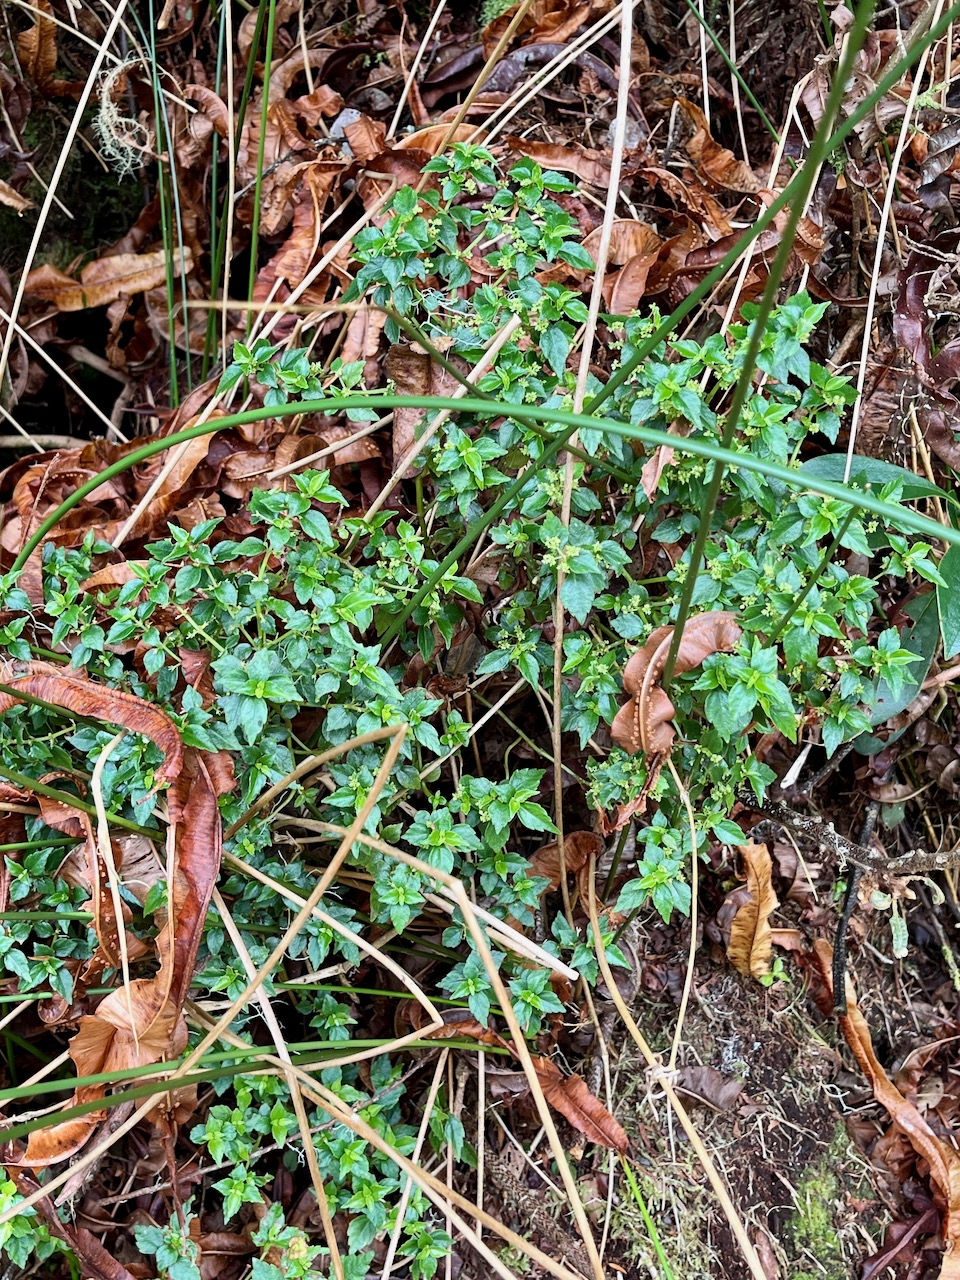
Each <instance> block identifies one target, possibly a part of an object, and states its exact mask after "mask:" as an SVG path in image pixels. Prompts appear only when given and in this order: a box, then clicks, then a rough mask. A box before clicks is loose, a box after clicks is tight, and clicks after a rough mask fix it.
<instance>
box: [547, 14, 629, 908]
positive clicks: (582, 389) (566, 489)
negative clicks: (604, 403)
mask: <svg viewBox="0 0 960 1280" xmlns="http://www.w3.org/2000/svg"><path fill="white" fill-rule="evenodd" d="M632 53H633V0H623V3H622V4H621V5H620V65H619V79H618V82H617V116H616V124H615V129H614V135H613V147H612V149H611V153H610V187H609V189H608V191H607V199H606V204H605V206H604V210H603V222H602V223H601V227H600V243H599V245H598V246H597V265H596V270H595V271H594V276H593V287H592V288H591V290H590V306H589V308H588V311H587V321H586V325H585V326H584V332H583V339H582V343H581V346H580V365H579V368H578V369H577V385H576V390H575V391H574V395H573V411H574V413H582V412H583V402H584V399H585V397H586V393H587V379H588V377H589V374H590V361H591V359H592V357H593V344H594V341H595V339H596V333H597V320H598V318H599V315H600V307H601V304H602V303H603V284H604V278H605V275H606V270H607V261H608V259H609V257H610V241H611V237H612V235H613V223H614V220H615V218H616V216H617V197H618V195H619V192H620V174H621V172H622V170H623V153H624V151H625V149H626V135H627V119H628V116H629V112H630V73H631V69H632V62H631V57H632ZM578 441H579V433H578V432H574V434H573V436H572V437H571V440H570V444H571V445H572V446H573V447H574V448H576V446H577V443H578ZM573 470H574V456H573V454H572V453H571V452H569V451H567V453H566V458H565V463H564V470H563V502H562V505H561V510H560V519H561V521H562V522H563V524H564V525H565V526H567V527H569V525H570V506H571V502H572V498H573ZM565 579H566V572H565V566H564V562H563V560H562V559H561V560H560V561H559V563H558V564H557V595H556V599H555V601H554V617H553V624H554V640H553V716H552V718H551V721H550V730H551V738H552V740H553V782H554V789H553V794H554V797H555V803H554V815H553V816H554V822H555V823H556V827H557V852H558V856H559V860H560V890H561V893H562V895H563V912H564V915H565V916H566V918H567V921H568V922H569V923H570V924H572V923H573V909H572V906H571V903H570V886H569V885H568V884H567V864H566V858H565V856H564V840H563V764H562V751H561V741H560V740H561V735H562V727H561V718H562V707H561V704H562V701H563V699H562V696H561V695H562V689H563V632H564V626H565V616H564V615H565V611H564V606H563V599H562V597H563V587H564V582H565Z"/></svg>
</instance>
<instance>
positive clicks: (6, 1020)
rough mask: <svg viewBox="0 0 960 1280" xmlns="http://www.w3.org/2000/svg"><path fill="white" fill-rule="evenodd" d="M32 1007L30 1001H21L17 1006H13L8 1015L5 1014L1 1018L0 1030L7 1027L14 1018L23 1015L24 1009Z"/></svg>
mask: <svg viewBox="0 0 960 1280" xmlns="http://www.w3.org/2000/svg"><path fill="white" fill-rule="evenodd" d="M32 1005H33V1001H32V1000H21V1002H20V1003H19V1004H15V1005H14V1006H13V1008H12V1009H11V1010H10V1012H9V1013H5V1014H4V1015H3V1017H2V1018H0V1030H2V1029H3V1028H4V1027H8V1026H9V1025H10V1023H11V1022H13V1020H14V1018H19V1017H20V1015H21V1013H23V1011H24V1010H25V1009H27V1008H30V1007H32Z"/></svg>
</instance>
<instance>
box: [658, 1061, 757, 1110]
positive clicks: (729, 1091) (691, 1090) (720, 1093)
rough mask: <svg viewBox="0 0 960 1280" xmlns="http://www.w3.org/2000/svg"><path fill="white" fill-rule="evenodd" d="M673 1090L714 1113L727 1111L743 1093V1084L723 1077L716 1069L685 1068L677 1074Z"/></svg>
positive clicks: (733, 1077)
mask: <svg viewBox="0 0 960 1280" xmlns="http://www.w3.org/2000/svg"><path fill="white" fill-rule="evenodd" d="M674 1088H675V1089H676V1090H677V1092H678V1093H684V1094H686V1095H687V1097H689V1098H693V1099H695V1100H696V1101H697V1102H705V1103H706V1104H707V1106H708V1107H713V1109H714V1110H715V1111H728V1110H729V1109H730V1108H731V1107H732V1106H734V1105H735V1103H736V1102H737V1101H738V1099H739V1097H740V1095H741V1093H743V1083H742V1082H741V1081H740V1080H738V1079H737V1078H736V1077H735V1076H725V1075H723V1073H722V1072H720V1071H718V1070H717V1069H716V1067H703V1066H686V1067H681V1068H680V1070H679V1071H678V1072H677V1078H676V1081H675V1082H674Z"/></svg>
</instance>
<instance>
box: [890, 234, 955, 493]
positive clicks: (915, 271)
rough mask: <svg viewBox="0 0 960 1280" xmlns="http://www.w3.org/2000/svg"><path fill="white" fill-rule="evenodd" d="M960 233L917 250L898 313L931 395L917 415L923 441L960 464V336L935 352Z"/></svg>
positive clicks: (898, 327)
mask: <svg viewBox="0 0 960 1280" xmlns="http://www.w3.org/2000/svg"><path fill="white" fill-rule="evenodd" d="M958 240H960V237H958V233H957V231H956V229H955V228H951V229H950V230H948V231H942V232H940V234H939V235H936V236H934V237H933V239H932V240H930V241H929V243H928V244H925V245H920V246H917V247H916V248H914V249H913V250H912V251H911V253H910V254H909V256H908V258H907V261H906V263H905V264H904V267H903V270H902V271H901V273H900V280H899V294H898V296H897V303H896V307H895V310H894V315H893V329H894V333H895V334H896V337H897V341H898V342H899V343H900V344H901V346H903V347H905V348H906V350H907V352H908V353H909V354H910V355H911V356H912V357H913V361H914V366H915V368H916V373H917V377H918V378H919V380H920V382H921V383H922V384H923V386H924V387H926V389H927V391H928V392H929V393H930V402H928V403H926V404H922V405H920V407H919V408H918V409H917V418H918V421H919V423H920V427H921V430H922V431H923V436H924V439H925V440H926V442H927V444H928V445H929V446H930V448H931V449H932V450H933V452H934V453H935V454H936V455H937V457H938V458H940V459H941V461H943V462H945V463H946V464H947V466H949V467H953V468H954V469H957V468H960V442H958V440H957V437H956V434H955V430H956V423H957V421H958V419H960V400H958V398H957V396H956V393H955V392H954V390H953V387H954V385H955V384H956V383H957V381H958V380H960V339H956V338H954V339H952V340H951V341H949V342H946V343H944V344H943V346H941V348H940V350H939V351H938V352H937V354H936V355H934V354H933V332H932V330H933V321H934V316H935V314H936V310H937V307H936V299H937V292H938V283H939V281H940V280H941V279H942V280H943V281H944V283H946V277H947V276H948V275H949V273H950V271H951V270H952V264H953V263H954V262H955V259H956V253H957V246H958Z"/></svg>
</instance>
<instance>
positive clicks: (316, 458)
mask: <svg viewBox="0 0 960 1280" xmlns="http://www.w3.org/2000/svg"><path fill="white" fill-rule="evenodd" d="M392 418H393V414H392V413H385V414H384V415H383V417H382V418H378V419H377V420H376V422H371V423H368V425H367V426H365V427H363V428H362V429H361V430H360V431H355V432H354V434H353V435H352V436H346V437H345V438H344V439H343V440H338V441H337V443H336V444H328V445H327V446H326V448H324V449H318V450H317V452H316V453H308V454H307V456H306V457H305V458H300V459H299V460H298V461H297V462H291V463H289V464H288V465H287V466H285V467H278V468H277V469H276V471H271V472H270V473H269V475H268V476H267V479H268V480H279V479H280V478H281V476H289V475H291V474H292V473H293V472H294V471H302V470H303V468H304V467H309V466H312V465H313V463H315V462H320V461H322V459H324V458H329V457H330V455H331V454H332V453H337V452H338V451H339V450H340V449H346V448H347V447H348V446H349V445H351V444H356V443H357V441H358V440H366V438H367V436H372V435H373V434H374V433H375V432H377V431H379V430H380V428H381V427H385V426H386V425H387V423H388V422H390V421H391V420H392Z"/></svg>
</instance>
